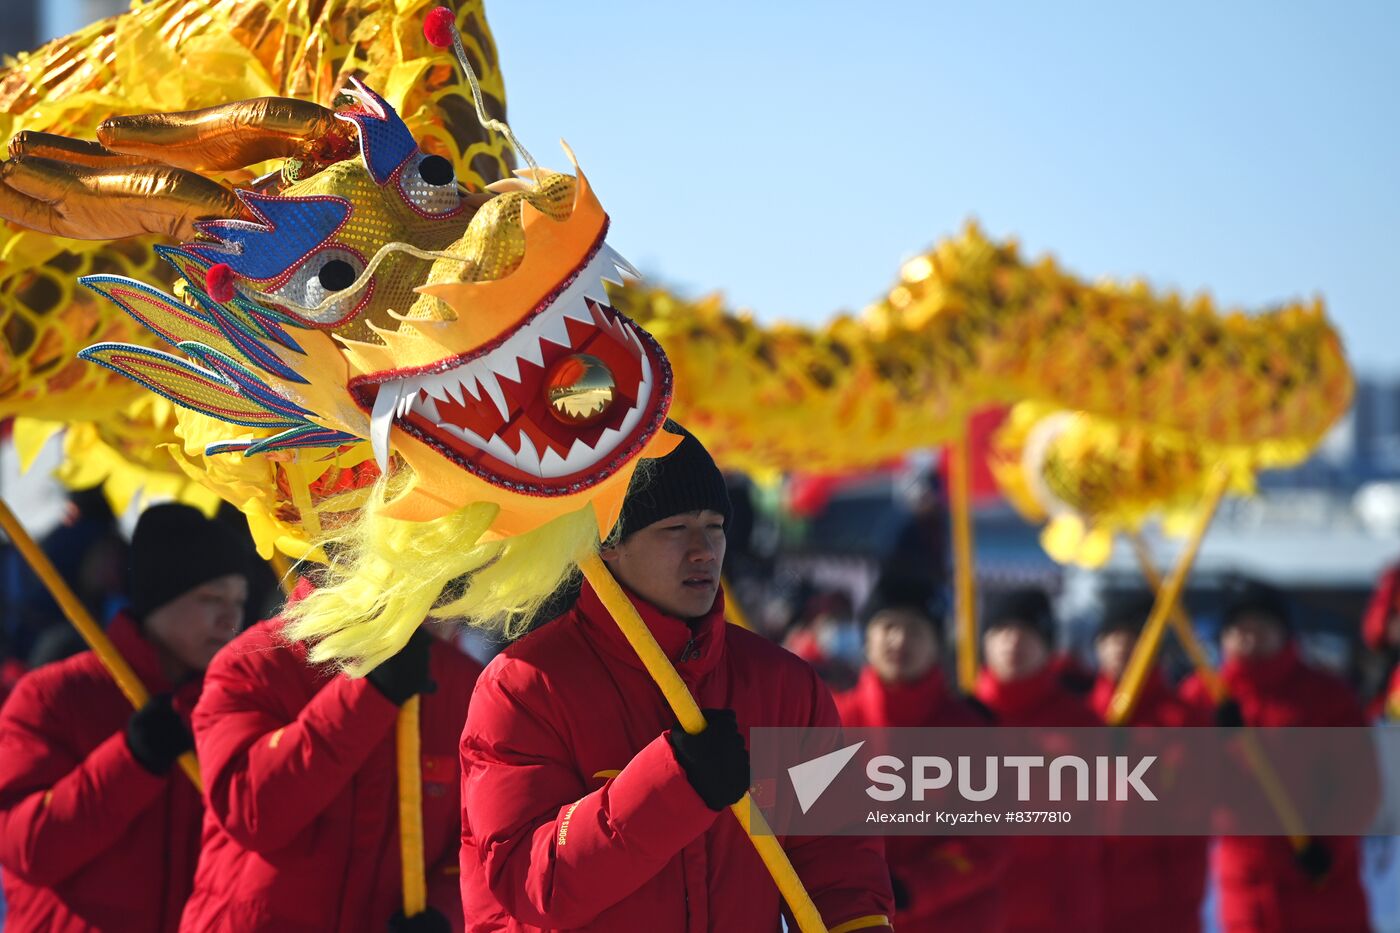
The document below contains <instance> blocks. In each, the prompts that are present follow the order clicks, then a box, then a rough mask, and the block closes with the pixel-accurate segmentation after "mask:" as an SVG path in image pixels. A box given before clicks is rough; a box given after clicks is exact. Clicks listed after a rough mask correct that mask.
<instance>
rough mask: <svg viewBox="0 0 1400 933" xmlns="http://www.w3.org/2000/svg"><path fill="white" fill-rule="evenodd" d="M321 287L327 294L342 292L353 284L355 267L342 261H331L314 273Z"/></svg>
mask: <svg viewBox="0 0 1400 933" xmlns="http://www.w3.org/2000/svg"><path fill="white" fill-rule="evenodd" d="M316 278H317V279H319V280H320V282H321V287H322V288H323V289H325V290H326V291H328V292H343V291H345V290H346V289H347V288H349V287H350V286H351V285H353V284H355V267H354V266H352V265H350V263H348V262H346V261H345V260H344V259H332V260H331V261H330V262H328V263H326V264H325V265H324V266H322V267H321V271H320V272H318V273H316Z"/></svg>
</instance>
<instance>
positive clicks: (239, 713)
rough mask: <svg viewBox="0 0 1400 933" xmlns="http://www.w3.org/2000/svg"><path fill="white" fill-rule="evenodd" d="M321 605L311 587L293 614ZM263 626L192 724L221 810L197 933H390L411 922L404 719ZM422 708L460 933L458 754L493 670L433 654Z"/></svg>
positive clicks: (204, 860)
mask: <svg viewBox="0 0 1400 933" xmlns="http://www.w3.org/2000/svg"><path fill="white" fill-rule="evenodd" d="M308 592H310V586H309V584H306V583H305V581H302V584H301V585H299V586H298V588H297V590H296V592H295V593H293V599H299V598H301V597H302V596H304V595H305V594H306V593H308ZM281 627H282V621H281V620H280V619H273V620H271V621H266V622H259V623H258V624H257V625H254V626H252V627H251V628H249V629H248V630H247V631H246V632H244V633H243V634H241V635H239V636H238V637H237V638H236V639H234V640H233V641H232V642H231V643H230V644H229V645H228V646H227V647H226V648H224V649H223V651H221V652H219V655H218V657H216V658H215V659H214V663H213V664H211V665H210V666H209V673H208V675H207V676H206V678H205V689H204V695H203V696H202V697H201V698H200V702H199V706H198V707H197V708H196V709H195V712H194V729H195V741H196V744H197V746H198V749H199V760H200V766H201V767H202V769H203V771H204V786H205V793H206V795H207V797H208V801H209V809H208V811H207V813H206V815H205V820H204V837H203V838H204V846H203V851H202V852H201V854H200V860H199V871H198V873H197V875H196V877H195V890H194V894H193V895H192V896H191V897H190V901H189V905H188V906H187V907H186V909H185V917H184V923H183V925H182V926H181V930H182V931H185V933H205V931H220V933H243V931H246V930H277V931H278V933H303V931H304V933H311V931H317V933H327V931H338V933H361V931H363V933H383V931H384V929H385V927H386V925H387V924H388V921H389V917H390V916H391V915H392V914H393V913H394V912H395V911H396V910H399V909H400V908H401V907H402V904H403V894H402V886H401V885H402V881H401V874H400V873H401V868H400V859H399V830H398V771H397V765H396V757H395V741H394V727H395V724H396V723H397V721H398V715H399V707H397V706H395V705H394V704H393V703H391V702H390V701H389V700H387V699H385V698H384V696H383V695H382V694H381V693H380V692H379V691H378V690H376V689H375V688H374V687H373V686H372V685H371V684H370V683H369V682H368V681H366V680H364V679H355V680H352V679H351V678H349V677H346V676H344V675H341V674H335V673H333V672H331V671H329V670H327V669H326V668H314V667H310V666H308V665H307V663H306V649H305V647H303V646H301V645H291V644H288V643H287V642H286V641H284V640H283V639H282V637H281V634H280V633H281ZM430 657H431V660H430V670H431V673H432V678H433V680H434V681H435V682H436V683H437V690H436V691H435V692H433V693H429V694H427V695H425V696H424V697H423V698H422V703H421V707H420V709H421V712H420V723H419V735H420V737H421V749H422V751H421V753H422V774H423V842H424V858H425V864H426V869H427V877H428V903H429V904H430V905H431V906H433V907H436V908H437V909H438V910H440V911H442V913H443V914H445V915H446V916H447V918H448V920H450V921H451V922H452V924H453V927H454V929H457V930H460V929H461V923H462V909H461V902H460V900H459V897H458V893H457V877H456V874H457V839H458V835H459V833H458V822H457V821H458V814H459V811H460V805H459V802H458V797H457V794H458V782H459V776H458V771H457V756H456V750H457V740H458V737H459V736H460V735H461V732H462V724H463V723H464V722H465V721H466V713H467V701H468V699H469V698H470V696H471V691H472V687H473V686H474V684H475V683H476V678H477V675H478V674H480V673H481V666H480V665H478V664H477V663H476V662H475V661H473V660H472V659H471V658H469V657H467V656H466V655H464V654H462V653H461V652H459V651H457V650H456V649H455V648H453V647H452V646H451V645H448V644H446V643H444V642H441V641H438V640H437V639H433V642H432V647H431V656H430Z"/></svg>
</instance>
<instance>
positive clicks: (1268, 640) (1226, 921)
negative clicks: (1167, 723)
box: [1182, 583, 1374, 933]
mask: <svg viewBox="0 0 1400 933" xmlns="http://www.w3.org/2000/svg"><path fill="white" fill-rule="evenodd" d="M1290 614H1291V613H1290V611H1289V605H1288V602H1287V600H1286V599H1285V597H1284V596H1283V594H1282V593H1280V592H1279V591H1278V590H1275V589H1274V588H1272V587H1269V586H1265V585H1262V584H1258V583H1246V584H1243V585H1241V586H1239V587H1238V588H1237V589H1236V590H1235V591H1234V592H1233V593H1232V594H1231V595H1230V597H1229V599H1228V602H1227V604H1226V607H1225V611H1224V615H1223V617H1222V620H1221V632H1220V650H1221V655H1222V656H1223V658H1224V662H1225V663H1224V665H1223V667H1222V668H1221V676H1222V677H1224V679H1225V683H1226V686H1227V687H1229V690H1230V698H1231V703H1230V709H1229V710H1228V711H1226V712H1224V714H1223V715H1222V714H1221V713H1219V712H1218V713H1217V719H1218V720H1220V721H1222V722H1224V721H1226V720H1233V721H1236V722H1237V723H1239V722H1242V723H1243V724H1244V725H1247V726H1257V727H1275V726H1352V727H1358V726H1364V725H1366V718H1365V715H1364V714H1363V712H1362V709H1361V704H1360V702H1359V701H1358V700H1357V698H1356V696H1355V694H1354V693H1353V692H1352V690H1351V689H1350V688H1349V687H1348V686H1347V685H1346V684H1345V683H1343V682H1342V681H1341V680H1340V679H1338V678H1336V677H1333V676H1332V675H1331V674H1328V673H1326V672H1324V671H1320V670H1317V669H1316V668H1314V667H1311V666H1309V665H1308V664H1305V663H1304V662H1303V660H1302V658H1300V657H1299V656H1298V649H1297V645H1296V644H1295V643H1294V641H1293V635H1292V629H1291V626H1290V622H1289V617H1290ZM1182 697H1183V698H1184V699H1185V700H1186V701H1187V702H1189V703H1192V704H1193V705H1195V706H1197V707H1198V708H1200V709H1202V710H1211V709H1212V707H1213V706H1214V704H1213V701H1212V699H1211V697H1210V694H1209V692H1208V691H1207V690H1206V687H1205V684H1204V683H1203V682H1202V681H1201V680H1200V679H1199V678H1196V677H1192V678H1189V679H1188V680H1187V681H1186V682H1185V683H1183V684H1182ZM1357 767H1358V769H1359V773H1360V778H1361V779H1362V780H1365V778H1366V776H1367V774H1368V773H1369V774H1371V775H1374V761H1365V762H1358V763H1357ZM1360 769H1371V770H1370V771H1369V772H1365V771H1362V770H1360ZM1352 796H1366V795H1365V794H1360V795H1356V794H1353V795H1352ZM1212 870H1213V872H1214V875H1215V879H1216V883H1217V885H1218V886H1219V888H1220V915H1221V927H1222V929H1223V930H1224V931H1226V933H1323V931H1327V933H1366V931H1369V930H1370V928H1371V927H1370V921H1369V919H1368V917H1367V907H1366V894H1365V891H1364V890H1363V889H1362V887H1361V873H1360V860H1359V856H1358V851H1357V844H1356V839H1355V838H1353V837H1347V838H1338V837H1332V838H1319V839H1314V840H1312V843H1311V845H1309V846H1308V847H1307V848H1306V849H1304V850H1302V851H1301V852H1295V851H1294V850H1293V848H1292V846H1291V845H1290V842H1289V840H1288V839H1286V838H1284V837H1282V836H1267V837H1264V836H1259V837H1255V836H1227V837H1224V838H1222V839H1221V840H1220V841H1219V844H1218V845H1217V846H1216V850H1215V857H1214V860H1213V864H1212Z"/></svg>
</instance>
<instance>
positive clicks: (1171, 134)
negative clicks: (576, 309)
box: [487, 0, 1400, 372]
mask: <svg viewBox="0 0 1400 933" xmlns="http://www.w3.org/2000/svg"><path fill="white" fill-rule="evenodd" d="M487 13H488V17H489V19H490V21H491V23H492V25H493V28H494V30H495V34H496V40H497V43H498V46H499V48H500V53H501V59H502V63H503V67H504V69H505V74H506V87H507V93H508V96H509V107H510V114H511V122H512V124H513V126H514V127H515V129H516V131H517V132H518V133H519V134H520V135H521V137H522V138H523V139H524V141H525V144H526V145H527V146H528V147H530V148H531V150H532V151H533V152H534V154H535V156H536V157H537V158H539V159H540V160H541V161H542V162H544V163H545V164H548V165H554V166H559V165H561V164H563V162H564V160H563V157H562V155H559V154H558V149H557V148H556V146H555V140H557V139H558V138H559V137H561V136H562V137H564V138H566V139H567V140H568V141H569V142H570V144H571V145H572V146H573V147H574V149H575V151H576V152H577V153H578V156H579V159H580V161H581V164H582V166H583V168H584V170H585V171H586V172H587V173H588V175H589V178H590V180H591V181H592V182H593V184H594V187H595V188H596V189H597V190H598V191H599V193H600V195H601V197H602V198H603V202H604V205H605V206H606V207H607V208H608V209H609V212H610V213H611V214H612V216H613V224H614V226H613V230H614V233H613V235H612V238H611V239H612V241H613V242H614V244H615V245H616V246H618V247H619V248H620V249H621V250H622V251H623V252H624V254H626V255H628V256H629V258H631V259H632V260H633V261H634V262H636V263H637V264H638V265H640V266H641V267H642V269H643V271H644V272H646V273H647V274H648V275H649V276H653V277H656V278H659V279H661V280H664V281H666V282H668V283H670V284H672V285H674V286H677V287H679V288H681V289H682V290H685V291H687V292H689V293H692V294H699V293H703V292H708V291H711V290H720V291H722V292H723V293H724V294H725V295H726V296H727V298H728V300H729V302H730V303H731V304H732V305H734V306H740V307H748V308H752V309H753V310H754V311H755V312H756V313H757V314H758V315H759V317H760V318H761V319H764V320H775V319H778V318H784V319H790V320H801V321H807V322H812V323H816V322H819V321H821V320H823V319H825V318H827V317H829V316H830V315H831V314H833V313H834V312H836V311H837V310H840V309H851V310H854V309H859V308H861V307H863V306H864V305H865V304H867V303H868V302H870V301H871V300H872V299H874V298H875V297H877V296H878V295H879V294H881V293H882V292H883V291H884V290H885V289H886V288H887V287H888V286H889V284H890V283H891V282H892V281H893V279H894V276H895V275H896V273H897V270H898V268H899V265H900V263H901V261H902V260H903V259H906V258H908V257H909V256H911V255H913V254H915V253H916V252H918V251H920V250H922V249H924V248H925V247H927V246H928V245H929V244H931V243H932V242H934V241H935V240H937V239H938V238H940V237H943V236H945V235H949V234H951V233H955V232H956V231H957V230H958V229H959V228H960V227H961V225H962V224H963V222H964V221H965V220H967V219H968V218H971V217H975V218H977V219H978V220H979V221H980V222H981V223H982V224H983V226H984V227H985V228H986V229H987V230H988V231H989V232H990V233H992V234H993V235H995V236H998V237H1001V236H1009V235H1015V236H1017V237H1019V238H1020V240H1021V242H1022V244H1023V246H1024V247H1025V248H1026V249H1027V250H1028V251H1029V252H1031V253H1032V254H1039V253H1042V252H1046V251H1049V252H1053V253H1054V254H1055V255H1056V256H1057V258H1058V259H1059V260H1060V261H1061V262H1062V263H1064V264H1065V265H1066V266H1068V267H1069V268H1071V269H1073V270H1075V271H1076V272H1078V273H1080V274H1082V275H1084V276H1087V277H1090V278H1097V277H1100V276H1112V277H1118V278H1123V277H1131V276H1143V277H1146V278H1147V279H1148V280H1149V281H1151V282H1152V283H1154V284H1155V285H1159V286H1163V287H1176V288H1180V289H1182V290H1184V291H1187V292H1195V291H1198V290H1201V289H1206V290H1209V291H1210V292H1212V293H1213V294H1214V295H1215V296H1216V298H1217V299H1219V300H1221V301H1223V302H1225V303H1228V304H1232V305H1239V306H1243V307H1245V308H1249V309H1258V308H1261V307H1263V306H1265V305H1267V304H1269V303H1271V302H1278V301H1283V300H1287V299H1291V298H1297V297H1308V296H1312V295H1314V294H1321V295H1322V296H1324V298H1325V299H1326V300H1327V303H1328V307H1329V310H1330V312H1331V314H1332V316H1333V317H1334V319H1335V320H1336V321H1337V322H1338V323H1339V325H1340V327H1341V330H1342V332H1343V336H1344V338H1345V340H1346V343H1347V347H1348V350H1349V351H1350V353H1351V354H1352V357H1353V359H1354V360H1355V361H1356V363H1357V365H1358V366H1359V367H1360V368H1361V369H1362V370H1363V371H1371V372H1375V371H1380V370H1384V371H1389V372H1400V347H1397V344H1400V325H1397V320H1398V319H1397V311H1396V305H1397V285H1400V180H1397V173H1400V4H1395V3H1383V2H1375V3H1336V4H1323V3H1320V2H1318V3H1262V2H1250V3H1230V4H1218V3H1216V4H1206V3H1175V4H1170V5H1168V4H1150V5H1149V4H1145V3H1123V2H1118V3H1099V4H1086V3H1053V4H1052V3H1030V2H1003V3H999V4H996V5H991V4H975V3H966V2H963V3H958V4H952V3H946V2H922V3H920V2H896V0H866V2H863V3H860V4H837V3H829V2H824V0H811V2H804V3H801V4H797V3H786V2H784V3H763V4H760V3H757V2H749V3H741V2H729V0H720V2H709V3H705V4H672V3H656V2H650V3H642V2H610V3H591V4H560V3H527V2H523V0H515V2H496V3H494V4H491V3H488V6H487Z"/></svg>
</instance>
